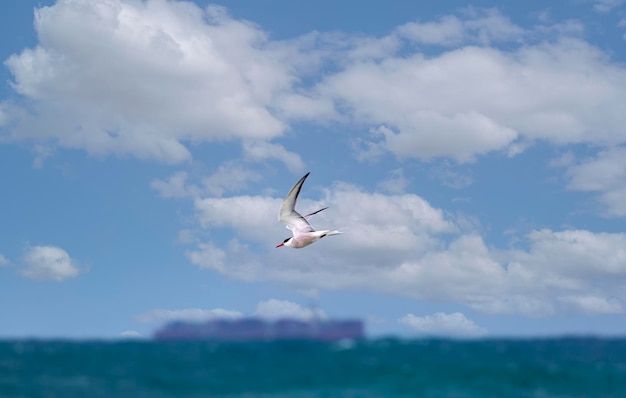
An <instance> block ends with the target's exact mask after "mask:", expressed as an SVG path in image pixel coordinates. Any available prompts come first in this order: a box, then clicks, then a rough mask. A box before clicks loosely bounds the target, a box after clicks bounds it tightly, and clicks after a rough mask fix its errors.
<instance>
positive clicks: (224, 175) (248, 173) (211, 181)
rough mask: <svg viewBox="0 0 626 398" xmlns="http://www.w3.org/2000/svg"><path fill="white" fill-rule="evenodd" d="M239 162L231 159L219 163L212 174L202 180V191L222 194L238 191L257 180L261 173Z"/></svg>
mask: <svg viewBox="0 0 626 398" xmlns="http://www.w3.org/2000/svg"><path fill="white" fill-rule="evenodd" d="M239 163H240V162H237V161H233V162H227V163H225V164H223V165H221V166H220V167H219V168H218V169H217V170H216V171H215V172H214V173H213V174H211V175H209V176H208V177H206V178H204V180H203V181H202V186H203V187H204V188H203V192H206V193H208V194H210V195H216V196H222V195H223V194H224V193H225V192H233V191H239V190H241V189H243V188H245V187H246V185H247V184H248V183H249V182H252V181H258V180H260V179H261V175H260V174H259V173H257V172H255V171H252V170H249V169H246V168H244V167H242V166H241V165H240V164H239Z"/></svg>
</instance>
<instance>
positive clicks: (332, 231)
mask: <svg viewBox="0 0 626 398" xmlns="http://www.w3.org/2000/svg"><path fill="white" fill-rule="evenodd" d="M340 229H343V228H340ZM342 233H343V232H342V231H340V230H339V229H329V230H328V231H324V235H322V237H324V236H333V235H339V234H342Z"/></svg>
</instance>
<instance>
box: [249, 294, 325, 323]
mask: <svg viewBox="0 0 626 398" xmlns="http://www.w3.org/2000/svg"><path fill="white" fill-rule="evenodd" d="M254 315H255V316H258V317H261V318H265V319H281V318H292V319H294V318H295V319H302V320H309V319H316V318H326V314H325V313H324V312H323V311H321V310H319V309H317V308H305V307H302V306H301V305H300V304H297V303H294V302H291V301H286V300H276V299H270V300H267V301H262V302H260V303H258V304H257V307H256V311H255V313H254Z"/></svg>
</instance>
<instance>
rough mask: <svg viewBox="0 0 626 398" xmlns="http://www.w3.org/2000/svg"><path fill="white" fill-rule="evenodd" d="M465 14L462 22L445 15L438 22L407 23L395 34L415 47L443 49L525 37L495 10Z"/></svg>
mask: <svg viewBox="0 0 626 398" xmlns="http://www.w3.org/2000/svg"><path fill="white" fill-rule="evenodd" d="M465 14H466V15H465V16H464V17H465V18H464V19H461V18H459V17H456V16H453V15H446V16H444V17H442V18H441V19H440V20H439V21H438V22H424V23H421V22H410V23H407V24H404V25H402V26H400V27H398V28H397V29H396V31H395V33H396V34H397V35H398V36H400V37H403V38H407V39H409V40H411V41H415V42H417V43H421V44H436V45H445V46H454V45H460V44H463V43H467V42H477V43H481V44H489V43H491V42H499V41H509V40H513V39H517V38H521V37H523V36H524V34H525V32H524V30H523V29H522V28H520V27H519V26H517V25H515V24H513V23H512V22H511V21H510V20H509V19H508V18H506V17H505V16H503V15H502V14H500V12H498V11H497V10H493V9H490V10H478V9H466V10H465Z"/></svg>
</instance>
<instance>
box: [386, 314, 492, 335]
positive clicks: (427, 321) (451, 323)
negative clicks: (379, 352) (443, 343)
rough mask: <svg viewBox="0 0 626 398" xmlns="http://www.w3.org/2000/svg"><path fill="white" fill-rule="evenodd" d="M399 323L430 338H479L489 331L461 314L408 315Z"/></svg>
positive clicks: (399, 320)
mask: <svg viewBox="0 0 626 398" xmlns="http://www.w3.org/2000/svg"><path fill="white" fill-rule="evenodd" d="M398 322H400V323H401V324H403V325H405V326H408V327H410V328H411V329H413V330H414V331H415V332H417V333H419V334H423V335H428V336H451V337H478V336H484V335H486V334H487V330H485V329H483V328H481V327H480V326H478V325H477V324H476V323H474V322H473V321H472V320H470V319H467V318H466V317H465V315H463V314H462V313H460V312H454V313H452V314H446V313H443V312H437V313H435V314H433V315H427V316H425V317H418V316H415V315H413V314H408V315H406V316H404V317H402V318H400V319H398Z"/></svg>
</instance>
